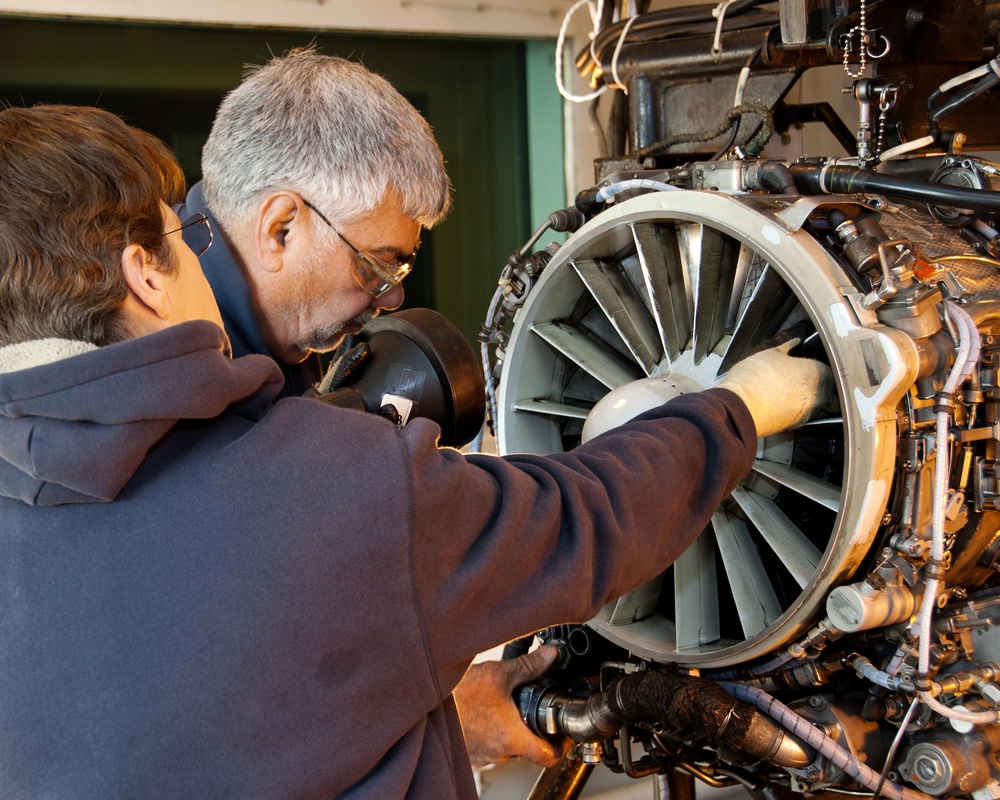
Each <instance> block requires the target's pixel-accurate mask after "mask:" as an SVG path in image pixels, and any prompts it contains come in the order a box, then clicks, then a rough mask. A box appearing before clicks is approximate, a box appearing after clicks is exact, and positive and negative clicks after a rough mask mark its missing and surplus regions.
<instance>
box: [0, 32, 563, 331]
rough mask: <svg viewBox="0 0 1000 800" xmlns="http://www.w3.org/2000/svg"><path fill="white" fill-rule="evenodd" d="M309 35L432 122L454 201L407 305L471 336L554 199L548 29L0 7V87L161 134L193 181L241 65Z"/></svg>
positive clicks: (558, 153)
mask: <svg viewBox="0 0 1000 800" xmlns="http://www.w3.org/2000/svg"><path fill="white" fill-rule="evenodd" d="M312 41H315V42H316V43H317V44H318V45H319V47H320V49H321V50H322V52H324V53H327V54H330V55H340V56H344V57H346V58H351V59H353V60H356V61H360V62H362V63H364V64H365V65H366V66H367V67H368V68H369V69H371V70H373V71H374V72H377V73H379V74H381V75H384V76H385V77H386V78H387V79H389V80H390V81H391V82H392V83H393V84H394V85H395V86H396V87H397V88H398V89H399V90H400V91H401V92H402V93H403V94H404V95H406V96H407V97H408V98H409V99H410V100H411V101H412V102H413V103H414V105H416V106H417V108H419V109H420V110H421V111H422V112H423V113H424V114H425V116H426V117H427V119H428V121H429V122H430V124H431V126H432V127H433V128H434V131H435V134H436V135H437V138H438V141H439V142H440V144H441V149H442V151H443V152H444V156H445V159H446V160H447V163H448V170H449V174H450V175H451V178H452V182H453V185H454V188H455V205H454V210H453V211H452V212H451V214H450V215H449V216H448V218H447V219H446V220H445V221H444V222H442V223H441V224H440V225H439V226H438V227H437V228H436V229H434V230H433V231H431V232H430V233H428V234H425V236H424V247H423V249H422V251H421V257H420V259H419V260H418V262H417V265H416V269H415V270H414V274H413V275H412V276H411V277H410V278H408V279H407V283H406V286H407V305H426V306H431V307H433V308H436V309H437V310H438V311H440V312H441V313H443V314H445V315H446V316H448V317H449V318H450V319H452V320H453V321H454V322H455V323H456V324H457V325H458V326H459V327H460V328H461V329H462V330H463V331H464V332H465V333H466V335H467V336H468V337H469V338H470V340H474V338H475V334H476V332H477V331H478V328H479V323H480V322H481V321H482V319H483V317H484V316H485V313H486V309H487V307H488V305H489V299H490V297H491V296H492V294H493V291H494V289H495V287H496V279H497V277H498V275H499V273H500V269H501V267H502V266H503V264H504V262H505V259H506V257H507V255H508V254H509V253H510V252H512V251H513V250H515V249H516V248H517V247H519V246H520V245H521V244H522V243H523V242H524V240H525V239H526V238H527V236H528V234H530V232H531V230H533V228H534V227H535V226H537V224H538V222H540V221H541V220H542V219H544V217H545V216H546V215H547V214H548V213H549V212H550V211H551V210H553V209H555V208H557V207H559V206H561V205H562V204H563V199H562V194H563V188H562V187H563V179H562V152H563V151H562V129H561V110H560V108H561V104H560V103H559V100H558V95H557V94H555V89H554V88H552V90H551V91H548V90H546V88H545V86H544V82H545V80H546V79H547V80H548V81H549V83H551V82H552V78H551V67H549V66H548V65H546V64H545V60H546V56H545V51H546V50H547V51H549V52H550V53H551V51H552V50H553V47H552V45H551V44H550V43H546V42H529V43H524V42H517V41H506V40H504V41H500V40H472V39H438V38H431V37H405V38H402V37H388V36H376V35H368V36H359V35H335V36H334V35H327V34H312V33H309V32H305V31H303V32H290V31H287V30H283V31H268V30H256V29H251V30H238V29H230V28H208V27H188V26H181V25H169V26H167V25H145V24H124V23H121V24H117V23H96V22H78V21H51V20H31V19H15V18H0V101H2V102H4V103H7V104H11V105H31V104H33V103H36V102H62V103H75V104H85V105H98V106H101V107H103V108H107V109H109V110H111V111H114V112H116V113H119V114H121V115H122V116H124V117H125V118H126V119H127V120H128V121H129V122H131V123H132V124H134V125H137V126H138V127H141V128H145V129H147V130H149V131H151V132H153V133H155V134H157V135H158V136H160V137H161V138H163V139H164V140H165V141H166V142H167V143H168V144H170V145H171V147H173V149H174V151H175V152H176V153H177V155H178V157H179V158H180V159H181V162H182V164H183V166H184V168H185V172H186V173H187V174H188V178H189V180H191V181H193V180H196V179H197V178H198V175H199V166H198V162H199V159H200V153H201V146H202V144H203V142H204V140H205V138H206V136H207V135H208V130H209V127H210V125H211V121H212V117H213V115H214V112H215V108H216V106H217V105H218V103H219V100H220V99H221V98H222V96H223V94H224V93H225V92H226V91H228V90H229V89H231V88H232V87H234V86H235V85H237V84H238V83H239V80H240V77H241V75H242V71H243V66H244V65H245V64H260V63H262V62H264V61H266V60H267V59H268V58H269V57H270V54H272V53H274V54H280V53H283V52H285V51H287V50H289V49H290V48H293V47H298V46H302V45H305V44H308V43H310V42H312ZM548 59H549V60H550V61H551V55H549V56H548ZM529 107H530V109H531V114H532V116H533V117H535V116H537V117H538V118H539V123H538V124H537V125H536V124H535V122H534V119H533V121H532V124H531V125H529V116H528V115H529ZM533 172H534V173H535V174H536V175H537V180H533V177H532V173H533ZM532 186H534V187H535V188H534V190H532Z"/></svg>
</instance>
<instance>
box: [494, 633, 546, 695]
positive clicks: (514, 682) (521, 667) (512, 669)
mask: <svg viewBox="0 0 1000 800" xmlns="http://www.w3.org/2000/svg"><path fill="white" fill-rule="evenodd" d="M558 655H559V649H558V648H556V647H553V646H552V645H551V644H543V645H542V646H541V647H538V648H536V649H535V650H532V651H531V652H530V653H527V654H526V655H523V656H520V657H518V658H515V659H513V660H511V661H505V662H502V663H503V664H504V665H505V666H506V667H507V686H508V688H509V689H510V690H511V691H513V690H514V689H515V688H516V687H518V686H520V685H521V684H522V683H527V682H528V681H533V680H534V679H535V678H538V677H540V676H541V675H544V674H545V672H546V671H547V670H548V669H549V667H551V666H552V665H553V664H554V663H555V661H556V658H557V657H558Z"/></svg>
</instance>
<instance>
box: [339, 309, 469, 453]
mask: <svg viewBox="0 0 1000 800" xmlns="http://www.w3.org/2000/svg"><path fill="white" fill-rule="evenodd" d="M358 338H359V339H361V340H362V341H365V342H367V343H368V346H369V347H370V348H371V353H370V355H369V356H368V358H367V359H366V360H365V363H364V364H363V365H362V368H361V369H360V370H359V372H360V374H359V375H357V376H354V375H352V376H351V379H350V380H349V381H348V382H347V383H348V385H349V386H350V387H351V388H352V389H354V391H356V392H358V393H359V394H360V395H361V397H362V400H363V402H364V405H365V407H366V408H368V409H369V410H372V411H375V410H378V409H379V408H381V407H382V405H384V403H383V398H384V397H385V395H387V394H391V395H397V396H399V397H405V398H407V399H408V400H411V401H412V402H413V411H412V412H411V414H410V417H411V418H412V417H414V416H417V417H426V418H428V419H431V420H433V421H434V422H436V423H437V424H438V425H440V426H441V439H440V443H441V444H442V445H444V446H446V447H461V446H462V445H464V444H468V443H469V442H471V441H472V440H473V439H474V438H475V437H476V434H478V433H479V430H480V428H482V426H483V420H484V418H485V413H486V385H485V383H484V381H483V375H482V372H481V371H480V366H479V360H478V359H477V358H476V354H475V352H474V351H473V349H472V347H471V346H470V345H469V343H468V341H467V340H466V338H465V336H463V335H462V332H461V331H460V330H459V329H458V328H457V327H455V325H454V324H452V323H451V322H450V321H449V320H448V319H447V318H445V317H444V316H442V315H441V314H439V313H438V312H436V311H432V310H431V309H429V308H408V309H404V310H403V311H397V312H396V313H395V314H387V315H385V316H381V317H376V318H375V319H373V320H372V321H371V322H369V323H368V324H367V325H365V326H364V327H363V328H362V329H361V331H360V332H359V333H358Z"/></svg>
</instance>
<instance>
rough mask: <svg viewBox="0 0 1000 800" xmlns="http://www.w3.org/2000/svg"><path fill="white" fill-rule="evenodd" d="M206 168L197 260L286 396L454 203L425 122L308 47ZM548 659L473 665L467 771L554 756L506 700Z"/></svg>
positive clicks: (375, 302)
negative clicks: (204, 236) (209, 233)
mask: <svg viewBox="0 0 1000 800" xmlns="http://www.w3.org/2000/svg"><path fill="white" fill-rule="evenodd" d="M202 173H203V180H202V182H201V183H198V184H196V185H195V186H193V187H192V189H191V191H190V192H189V193H188V196H187V200H186V203H185V204H184V205H180V206H178V207H177V208H176V209H175V210H176V211H177V213H178V215H179V216H180V217H182V218H187V217H188V216H189V215H191V214H196V213H201V214H204V215H205V216H206V217H208V220H209V224H210V225H211V227H212V230H213V233H214V237H215V244H214V245H213V247H212V248H211V249H210V250H209V251H208V252H207V253H205V254H204V255H202V256H201V264H202V269H203V271H204V273H205V276H206V277H207V278H208V281H209V284H210V285H211V287H212V290H213V291H214V293H215V297H216V299H217V301H218V304H219V307H220V309H221V312H222V318H223V321H224V323H225V328H226V332H227V333H228V334H229V340H230V342H231V343H232V348H233V356H234V357H240V356H244V355H250V354H259V355H267V356H270V357H271V358H273V359H274V360H276V361H277V362H278V364H279V366H280V367H281V371H282V373H283V374H284V377H285V386H284V389H283V391H282V395H283V396H297V395H302V394H303V393H304V392H305V391H306V390H307V389H309V388H311V387H312V386H313V384H315V383H317V382H318V381H319V380H320V378H321V377H322V375H321V365H320V360H319V357H318V355H317V354H318V353H322V352H325V351H329V350H332V349H333V348H334V347H336V346H337V344H338V343H339V342H340V341H341V340H342V338H343V337H344V335H346V334H350V333H355V332H357V331H358V330H359V329H360V328H361V326H363V325H364V324H365V323H366V322H368V321H369V320H371V319H372V318H373V317H375V316H376V315H377V314H379V313H380V312H381V311H391V310H392V309H395V308H398V307H399V306H400V305H401V304H402V302H403V287H402V285H401V283H400V282H401V281H402V279H403V278H404V277H406V275H407V274H408V273H409V271H410V268H411V266H412V263H413V259H414V257H415V254H416V250H417V247H418V246H419V242H420V231H421V229H423V228H431V227H433V226H434V225H435V224H436V223H438V222H439V221H440V220H441V219H442V218H443V217H444V215H445V214H446V213H447V211H448V208H449V205H450V202H451V198H450V193H451V187H450V184H449V181H448V175H447V173H446V171H445V167H444V158H443V157H442V155H441V150H440V148H439V147H438V145H437V142H436V141H435V139H434V135H433V133H432V131H431V128H430V126H429V125H428V124H427V122H426V120H425V119H424V118H423V117H422V116H421V115H420V113H419V112H418V111H417V110H416V109H415V108H414V107H413V106H412V105H411V104H410V102H409V101H408V100H406V98H405V97H403V96H402V95H401V94H400V93H399V92H398V91H397V90H396V89H395V88H394V87H393V86H392V85H391V84H390V83H389V82H388V81H386V80H385V79H384V78H382V77H381V76H379V75H375V74H374V73H372V72H370V71H369V70H367V69H365V68H364V67H363V66H361V65H360V64H356V63H353V62H351V61H347V60H345V59H343V58H337V57H334V56H325V55H321V54H320V53H318V52H317V51H316V50H315V49H314V48H311V47H310V48H303V49H298V50H293V51H292V52H290V53H289V54H288V55H286V56H281V57H277V58H274V59H272V60H271V61H269V62H268V63H267V64H265V65H263V66H260V67H252V68H250V69H248V71H247V73H246V76H245V78H244V80H243V82H242V83H241V84H240V85H239V86H238V87H237V88H236V89H234V90H233V91H231V92H230V93H229V94H228V95H226V97H225V99H224V100H223V101H222V104H221V105H220V107H219V110H218V112H217V114H216V117H215V122H214V123H213V126H212V131H211V134H210V136H209V138H208V142H207V143H206V145H205V149H204V152H203V154H202ZM553 657H554V651H553V650H552V649H551V648H542V649H540V650H539V651H536V652H534V653H532V654H530V655H528V656H525V657H522V658H520V659H517V660H514V661H510V662H486V663H483V664H479V665H475V666H473V668H472V669H471V670H470V672H469V675H468V676H467V679H466V681H464V682H463V686H462V687H460V691H459V693H458V694H459V700H460V701H461V700H462V699H463V694H464V695H465V702H464V703H462V708H463V711H465V712H466V713H465V714H464V718H463V721H464V724H465V728H466V735H467V738H468V745H469V751H470V753H471V755H472V758H473V763H475V764H477V765H482V764H486V763H490V762H497V761H502V760H504V759H506V758H508V757H510V756H522V757H526V758H530V759H531V760H533V761H535V762H537V763H539V764H542V765H549V764H552V763H554V762H555V761H556V760H557V758H558V756H559V755H560V752H561V747H560V746H557V745H554V744H552V743H551V742H547V741H544V740H542V739H540V738H538V737H536V736H534V735H533V734H532V733H531V732H530V731H529V730H528V728H527V727H526V726H525V725H524V724H523V723H522V722H521V720H520V718H519V717H518V716H517V710H516V708H515V707H514V704H513V702H512V701H511V699H510V691H511V690H512V689H513V688H514V687H515V686H516V685H518V684H519V683H525V682H527V681H529V680H531V679H533V678H535V677H537V676H538V675H540V674H541V673H542V672H544V671H545V669H546V668H547V667H548V666H549V665H550V664H551V662H552V660H553Z"/></svg>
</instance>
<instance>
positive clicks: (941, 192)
mask: <svg viewBox="0 0 1000 800" xmlns="http://www.w3.org/2000/svg"><path fill="white" fill-rule="evenodd" d="M789 170H790V171H791V174H792V178H793V179H794V181H795V185H796V186H797V187H798V188H799V190H800V191H802V192H804V193H806V194H857V193H868V194H887V195H891V196H893V197H900V198H905V199H908V200H916V201H918V202H921V203H934V204H936V205H947V206H953V207H955V208H967V209H970V210H972V211H989V212H992V213H1000V192H993V191H981V190H977V189H964V188H961V187H957V186H945V185H943V184H939V183H928V182H926V181H917V180H911V179H909V178H898V177H895V176H891V175H880V174H879V173H877V172H872V171H870V170H864V169H858V168H856V167H847V166H823V165H820V164H792V165H791V166H790V167H789Z"/></svg>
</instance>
